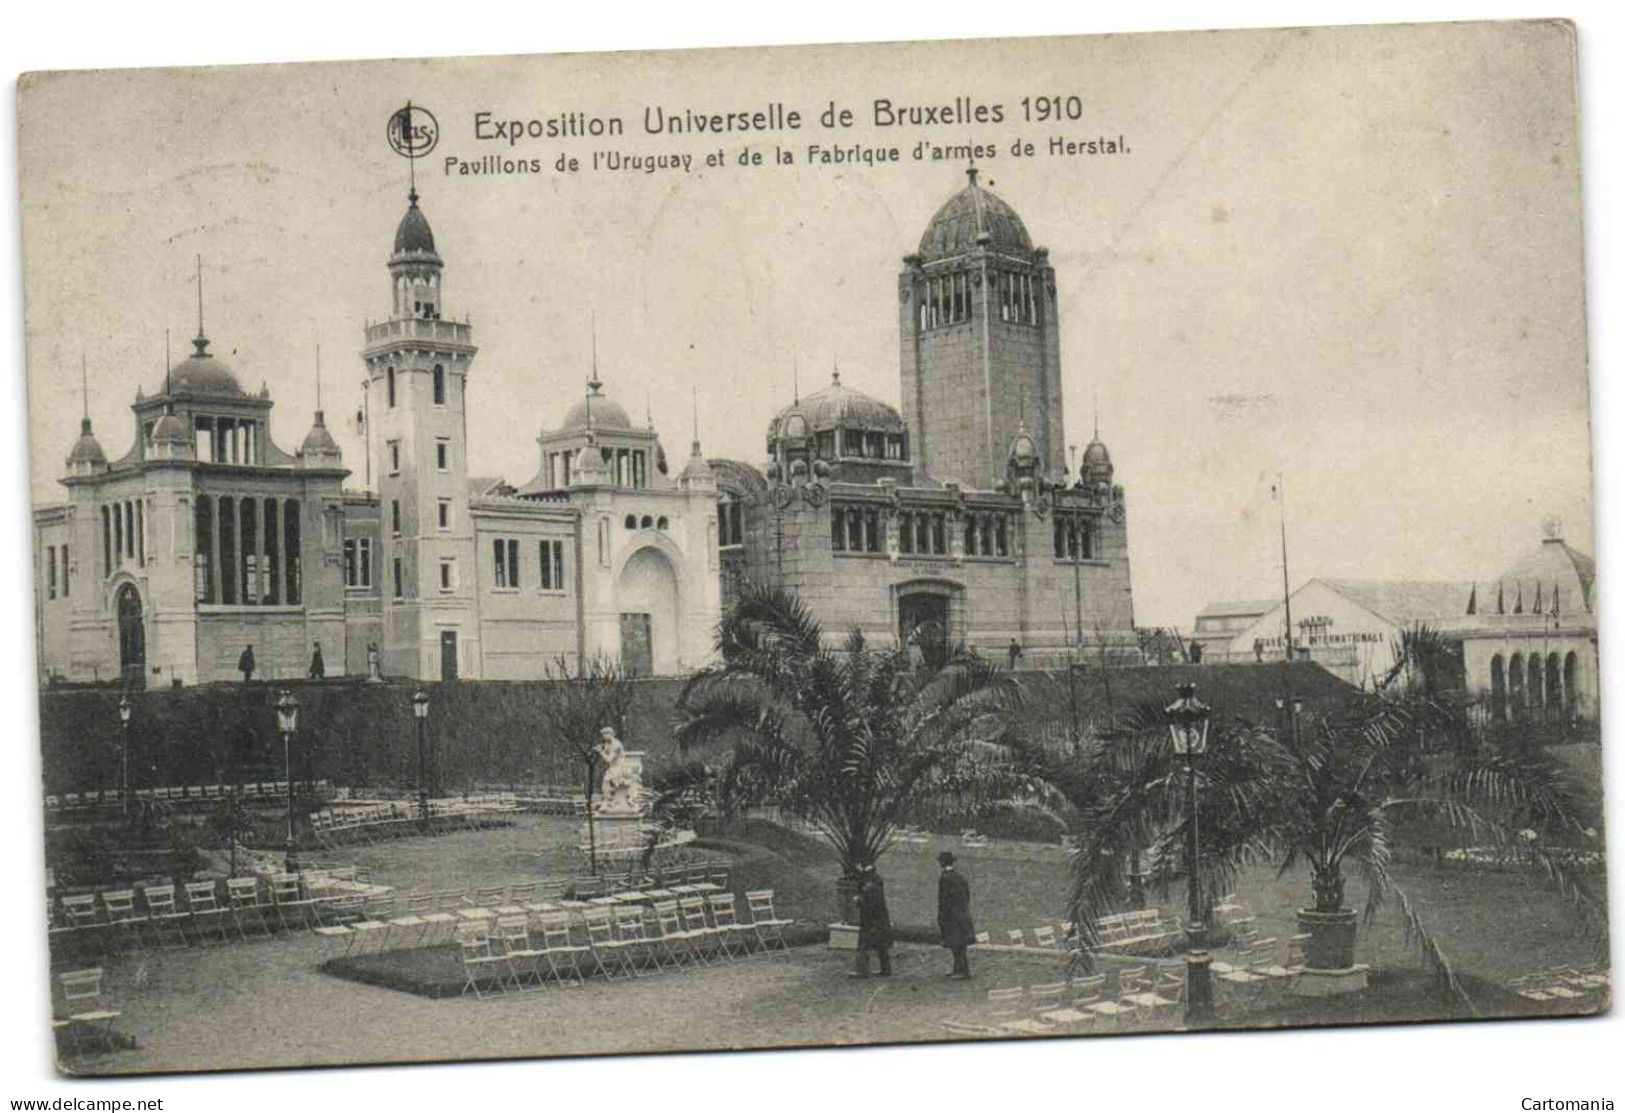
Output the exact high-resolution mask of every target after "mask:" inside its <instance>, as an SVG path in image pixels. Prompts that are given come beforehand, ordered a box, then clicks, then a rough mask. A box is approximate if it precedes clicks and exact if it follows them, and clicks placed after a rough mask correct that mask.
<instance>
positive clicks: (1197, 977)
mask: <svg viewBox="0 0 1625 1113" xmlns="http://www.w3.org/2000/svg"><path fill="white" fill-rule="evenodd" d="M1177 691H1178V692H1179V698H1178V699H1177V700H1175V701H1174V702H1173V703H1171V704H1169V705H1168V708H1167V711H1166V714H1167V716H1168V734H1169V736H1170V737H1171V738H1172V739H1173V743H1174V753H1175V754H1178V755H1179V756H1180V757H1182V758H1184V759H1185V872H1186V885H1187V887H1188V888H1189V890H1190V907H1189V910H1188V913H1189V914H1188V919H1187V921H1186V924H1185V934H1186V935H1187V936H1188V937H1189V942H1188V945H1187V947H1186V949H1185V1023H1187V1024H1200V1023H1204V1022H1206V1021H1209V1020H1211V1019H1212V1018H1213V972H1212V969H1211V968H1210V965H1209V964H1210V963H1211V962H1212V961H1213V956H1212V955H1210V954H1208V950H1207V923H1206V918H1205V913H1204V911H1203V907H1202V878H1201V848H1200V843H1199V840H1198V837H1197V810H1196V759H1197V758H1199V757H1201V756H1202V754H1204V753H1206V752H1207V728H1208V721H1209V717H1210V714H1211V712H1212V708H1210V707H1208V705H1207V704H1205V703H1203V702H1202V701H1201V700H1199V699H1197V698H1196V685H1194V684H1181V685H1179V687H1178V689H1177Z"/></svg>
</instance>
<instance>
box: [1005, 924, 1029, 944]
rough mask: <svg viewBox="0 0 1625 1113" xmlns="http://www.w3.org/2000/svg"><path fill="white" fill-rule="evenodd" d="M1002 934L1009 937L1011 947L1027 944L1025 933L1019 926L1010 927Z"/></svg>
mask: <svg viewBox="0 0 1625 1113" xmlns="http://www.w3.org/2000/svg"><path fill="white" fill-rule="evenodd" d="M1004 934H1005V937H1006V938H1007V939H1009V941H1010V946H1012V947H1025V946H1026V945H1027V933H1026V932H1025V931H1023V930H1021V929H1020V928H1011V929H1010V930H1009V931H1007V932H1005V933H1004Z"/></svg>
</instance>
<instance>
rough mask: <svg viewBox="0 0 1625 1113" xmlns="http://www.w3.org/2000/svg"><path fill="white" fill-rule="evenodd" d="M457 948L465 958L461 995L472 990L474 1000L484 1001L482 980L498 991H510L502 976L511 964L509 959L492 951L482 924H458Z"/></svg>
mask: <svg viewBox="0 0 1625 1113" xmlns="http://www.w3.org/2000/svg"><path fill="white" fill-rule="evenodd" d="M457 948H458V950H459V951H460V952H461V955H462V960H463V990H462V993H460V994H459V995H458V996H467V995H468V991H469V990H473V991H474V999H475V1000H477V1001H483V1000H485V995H484V994H483V993H481V992H480V986H481V984H482V983H483V984H485V985H487V986H488V987H491V988H495V990H496V991H497V992H498V993H506V992H507V989H506V988H504V985H503V976H502V972H503V971H504V970H506V969H507V967H508V962H507V959H505V958H504V957H503V956H501V955H498V954H493V953H492V952H491V938H490V936H489V935H488V934H487V932H486V928H485V925H484V924H483V923H466V924H459V925H458V926H457Z"/></svg>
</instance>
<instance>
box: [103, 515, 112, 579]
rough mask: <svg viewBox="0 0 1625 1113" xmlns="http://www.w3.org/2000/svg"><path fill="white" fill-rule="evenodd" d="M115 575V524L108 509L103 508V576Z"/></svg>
mask: <svg viewBox="0 0 1625 1113" xmlns="http://www.w3.org/2000/svg"><path fill="white" fill-rule="evenodd" d="M112 574H113V523H112V518H111V515H109V514H108V512H107V507H105V506H104V507H102V576H103V577H104V578H105V577H107V576H111V575H112Z"/></svg>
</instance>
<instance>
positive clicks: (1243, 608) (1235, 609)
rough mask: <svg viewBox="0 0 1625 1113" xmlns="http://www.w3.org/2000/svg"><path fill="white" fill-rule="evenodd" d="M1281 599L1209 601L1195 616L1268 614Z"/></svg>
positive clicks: (1237, 616)
mask: <svg viewBox="0 0 1625 1113" xmlns="http://www.w3.org/2000/svg"><path fill="white" fill-rule="evenodd" d="M1280 602H1281V601H1280V600H1279V599H1238V600H1233V601H1231V602H1228V603H1209V604H1208V605H1207V606H1205V607H1203V608H1202V609H1201V610H1200V611H1198V612H1197V614H1196V617H1197V618H1252V617H1255V616H1257V615H1261V614H1268V613H1269V612H1270V611H1271V610H1273V609H1274V608H1275V607H1276V606H1277V605H1278V604H1279V603H1280Z"/></svg>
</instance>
